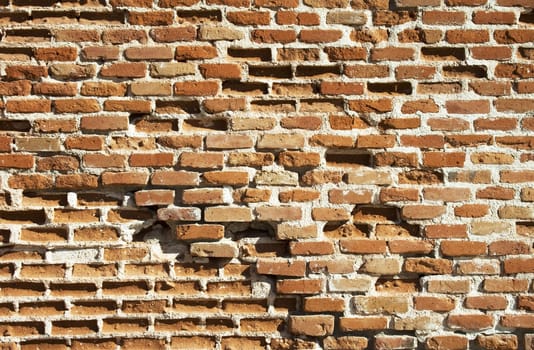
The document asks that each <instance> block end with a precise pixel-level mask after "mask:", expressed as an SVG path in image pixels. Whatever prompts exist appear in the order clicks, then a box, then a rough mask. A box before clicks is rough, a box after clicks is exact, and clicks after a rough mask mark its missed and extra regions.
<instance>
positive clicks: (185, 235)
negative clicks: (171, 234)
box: [176, 225, 224, 241]
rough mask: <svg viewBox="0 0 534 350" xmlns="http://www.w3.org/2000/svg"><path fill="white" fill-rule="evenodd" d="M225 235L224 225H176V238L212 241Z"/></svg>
mask: <svg viewBox="0 0 534 350" xmlns="http://www.w3.org/2000/svg"><path fill="white" fill-rule="evenodd" d="M223 237H224V226H222V225H178V226H176V238H177V239H179V240H186V241H189V240H193V241H194V240H199V241H206V240H208V241H211V240H214V241H216V240H219V239H221V238H223Z"/></svg>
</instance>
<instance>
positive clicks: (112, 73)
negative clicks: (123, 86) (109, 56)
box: [100, 62, 146, 78]
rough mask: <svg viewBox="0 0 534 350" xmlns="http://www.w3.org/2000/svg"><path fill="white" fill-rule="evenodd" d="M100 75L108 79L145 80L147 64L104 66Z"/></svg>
mask: <svg viewBox="0 0 534 350" xmlns="http://www.w3.org/2000/svg"><path fill="white" fill-rule="evenodd" d="M100 75H101V76H102V77H106V78H107V77H111V78H143V77H144V76H145V75H146V63H141V62H139V63H137V62H136V63H113V64H110V65H108V66H103V67H102V69H101V70H100Z"/></svg>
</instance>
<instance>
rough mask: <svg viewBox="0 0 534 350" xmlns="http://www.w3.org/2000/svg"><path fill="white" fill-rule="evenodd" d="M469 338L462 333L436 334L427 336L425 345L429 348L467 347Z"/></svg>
mask: <svg viewBox="0 0 534 350" xmlns="http://www.w3.org/2000/svg"><path fill="white" fill-rule="evenodd" d="M468 344H469V340H468V339H467V337H466V336H463V335H438V336H433V337H429V338H427V340H426V347H427V349H429V350H437V349H440V348H441V349H443V348H445V349H450V350H461V349H466V348H467V347H468Z"/></svg>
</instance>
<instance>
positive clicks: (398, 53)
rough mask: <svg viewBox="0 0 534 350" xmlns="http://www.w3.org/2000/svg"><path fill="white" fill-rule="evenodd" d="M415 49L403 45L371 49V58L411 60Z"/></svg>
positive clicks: (373, 59)
mask: <svg viewBox="0 0 534 350" xmlns="http://www.w3.org/2000/svg"><path fill="white" fill-rule="evenodd" d="M414 56H415V51H414V50H413V49H411V48H404V47H387V48H381V49H372V50H371V56H370V58H371V60H372V61H376V62H380V61H409V60H413V59H414Z"/></svg>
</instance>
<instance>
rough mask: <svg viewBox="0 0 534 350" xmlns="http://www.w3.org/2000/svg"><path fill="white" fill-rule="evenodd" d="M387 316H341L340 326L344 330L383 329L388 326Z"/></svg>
mask: <svg viewBox="0 0 534 350" xmlns="http://www.w3.org/2000/svg"><path fill="white" fill-rule="evenodd" d="M387 323H388V319H387V318H386V317H371V316H368V317H341V318H340V319H339V326H340V328H341V330H342V331H343V332H354V331H369V330H373V331H374V330H382V329H386V328H387Z"/></svg>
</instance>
